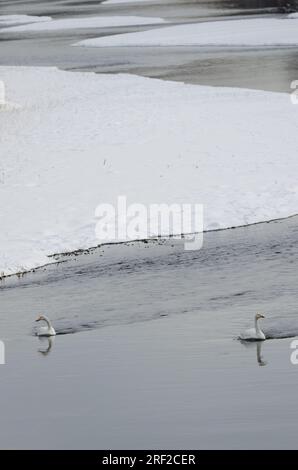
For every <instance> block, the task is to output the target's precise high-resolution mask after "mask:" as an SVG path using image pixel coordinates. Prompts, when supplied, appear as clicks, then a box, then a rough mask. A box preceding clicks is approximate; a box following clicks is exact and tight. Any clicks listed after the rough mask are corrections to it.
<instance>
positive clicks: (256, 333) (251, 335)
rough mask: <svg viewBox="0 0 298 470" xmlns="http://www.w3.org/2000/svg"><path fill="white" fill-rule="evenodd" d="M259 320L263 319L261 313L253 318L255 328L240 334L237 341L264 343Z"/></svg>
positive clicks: (264, 337)
mask: <svg viewBox="0 0 298 470" xmlns="http://www.w3.org/2000/svg"><path fill="white" fill-rule="evenodd" d="M260 318H265V317H264V315H262V314H261V313H257V314H256V316H255V327H254V328H250V329H249V330H245V331H243V333H241V335H240V336H239V339H242V340H244V341H264V340H265V339H266V336H265V335H264V333H263V331H262V330H261V328H260V326H259V323H258V320H259V319H260Z"/></svg>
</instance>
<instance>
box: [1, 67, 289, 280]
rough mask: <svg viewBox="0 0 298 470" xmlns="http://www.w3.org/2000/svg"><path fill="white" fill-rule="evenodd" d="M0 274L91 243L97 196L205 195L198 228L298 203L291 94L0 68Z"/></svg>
mask: <svg viewBox="0 0 298 470" xmlns="http://www.w3.org/2000/svg"><path fill="white" fill-rule="evenodd" d="M0 79H1V80H2V81H3V82H4V83H5V84H6V95H7V97H6V99H7V100H9V101H11V102H14V103H17V104H18V105H19V106H20V108H19V109H13V110H11V111H8V112H5V113H3V112H0V129H1V135H0V140H1V142H0V144H1V160H0V198H1V232H0V273H3V272H4V273H6V274H9V273H14V272H17V271H20V270H24V269H29V268H32V267H34V266H38V265H41V264H45V263H47V262H48V261H49V258H48V255H51V254H53V253H58V252H65V251H71V250H75V249H78V248H88V247H90V246H94V245H97V244H98V240H97V239H96V237H95V225H96V220H95V217H94V211H95V208H96V207H97V205H98V204H100V203H104V202H106V203H116V198H117V197H118V195H119V194H123V195H126V196H127V199H128V203H135V202H139V203H144V204H149V203H169V204H171V203H175V202H176V203H198V204H204V208H205V229H207V230H208V229H215V228H224V227H231V226H236V225H243V224H249V223H253V222H259V221H264V220H269V219H273V218H277V217H285V216H289V215H291V214H294V213H297V207H298V197H297V196H298V185H297V172H298V160H297V152H298V134H297V117H298V116H297V113H298V107H297V106H294V105H293V104H292V103H291V100H290V97H289V95H288V94H283V93H271V92H262V91H252V90H243V89H232V88H213V87H205V86H197V85H185V84H183V83H175V82H166V81H161V80H155V79H149V78H142V77H137V76H131V75H124V74H120V75H104V74H100V75H99V74H93V73H88V74H87V73H80V72H78V73H71V72H64V71H59V70H57V69H56V68H54V67H51V68H45V67H44V68H42V67H41V68H37V67H28V68H26V67H0Z"/></svg>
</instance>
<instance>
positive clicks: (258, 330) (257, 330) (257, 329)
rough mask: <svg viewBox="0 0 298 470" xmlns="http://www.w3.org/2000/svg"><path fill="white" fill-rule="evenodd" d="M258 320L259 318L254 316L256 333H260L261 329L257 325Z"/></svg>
mask: <svg viewBox="0 0 298 470" xmlns="http://www.w3.org/2000/svg"><path fill="white" fill-rule="evenodd" d="M258 320H259V319H258V318H255V328H256V332H257V333H262V330H261V328H260V326H259V323H258Z"/></svg>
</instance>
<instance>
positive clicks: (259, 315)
mask: <svg viewBox="0 0 298 470" xmlns="http://www.w3.org/2000/svg"><path fill="white" fill-rule="evenodd" d="M255 318H256V320H259V319H260V318H265V316H264V315H262V314H261V313H257V314H256V317H255Z"/></svg>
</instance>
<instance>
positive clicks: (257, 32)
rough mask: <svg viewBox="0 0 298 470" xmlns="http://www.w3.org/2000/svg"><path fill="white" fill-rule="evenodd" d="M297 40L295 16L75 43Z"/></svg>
mask: <svg viewBox="0 0 298 470" xmlns="http://www.w3.org/2000/svg"><path fill="white" fill-rule="evenodd" d="M297 44H298V18H297V17H296V16H295V17H294V16H292V17H291V18H289V17H288V16H287V17H285V18H281V19H279V18H257V19H255V18H251V19H241V20H230V21H228V20H225V21H213V22H207V23H193V24H183V25H178V26H168V27H164V28H159V29H154V30H153V31H143V32H135V33H127V34H121V35H117V36H108V37H102V38H94V39H86V40H83V41H80V42H79V43H77V44H75V45H79V46H88V47H106V46H118V47H119V46H224V45H225V46H273V45H275V46H277V45H279V46H281V45H283V46H285V45H297Z"/></svg>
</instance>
